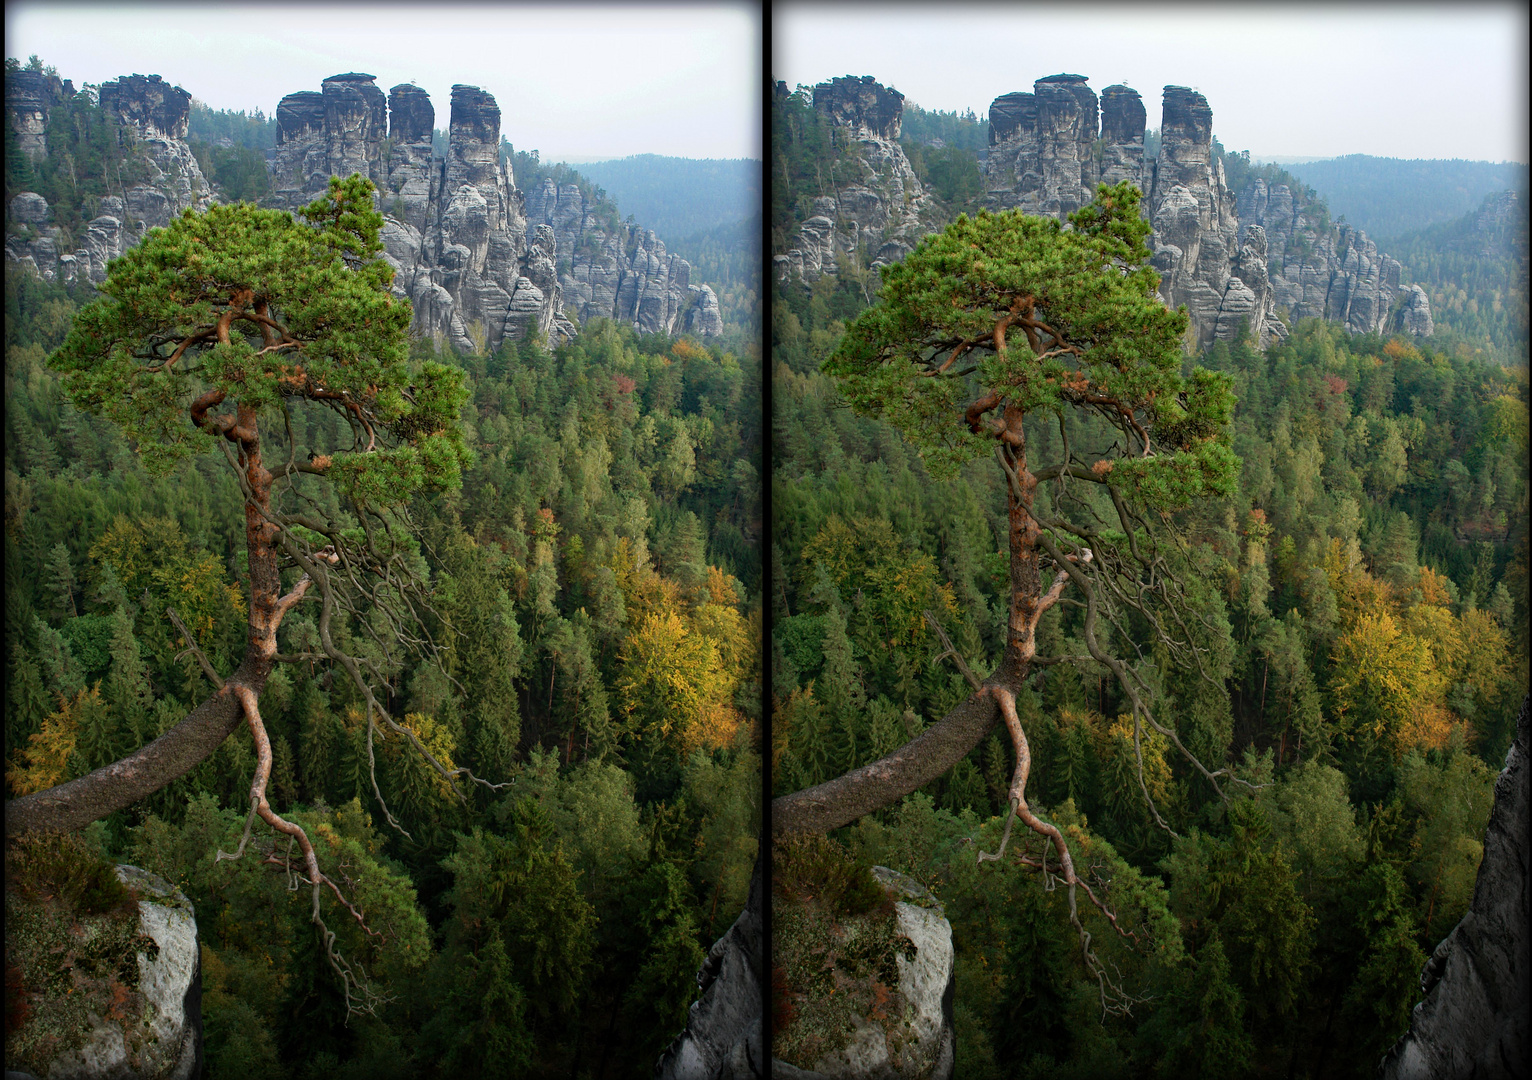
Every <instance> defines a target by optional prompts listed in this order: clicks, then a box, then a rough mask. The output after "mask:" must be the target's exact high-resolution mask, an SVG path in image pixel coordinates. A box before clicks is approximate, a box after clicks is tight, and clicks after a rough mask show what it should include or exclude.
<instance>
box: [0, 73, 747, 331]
mask: <svg viewBox="0 0 1532 1080" xmlns="http://www.w3.org/2000/svg"><path fill="white" fill-rule="evenodd" d="M66 93H68V94H71V95H72V93H73V88H72V87H68V86H67V84H63V83H60V82H59V80H58V79H56V78H50V77H49V76H45V75H42V74H40V73H34V72H22V73H19V74H18V73H12V74H10V75H8V76H7V78H6V112H7V117H8V120H9V122H10V124H11V126H12V129H13V130H15V131H16V132H17V136H18V140H19V141H20V144H21V146H22V148H23V152H25V153H27V154H28V155H29V156H36V157H41V156H42V155H45V154H46V153H47V144H46V128H47V116H48V109H49V108H50V107H51V105H52V104H54V103H56V102H57V101H59V100H62V99H63V96H64V95H65V94H66ZM100 101H101V106H102V108H103V109H104V110H105V111H107V112H108V113H109V114H110V115H112V116H114V117H115V118H116V119H118V120H119V121H120V122H121V123H122V124H123V126H124V128H125V129H126V130H130V131H132V132H133V133H134V134H135V135H136V137H137V139H138V140H139V142H140V143H141V144H142V146H143V149H144V151H145V158H146V161H147V171H148V174H149V175H148V178H147V180H145V181H144V182H142V183H136V184H132V185H131V186H129V187H127V188H126V190H125V191H124V193H123V195H122V196H120V197H119V196H112V197H108V198H105V199H102V200H101V212H100V214H99V215H98V216H97V217H96V218H95V219H94V220H92V221H90V222H89V224H88V225H87V226H86V227H85V230H84V233H85V235H84V236H82V237H77V238H76V239H75V241H74V244H73V245H72V246H73V247H74V248H75V250H73V251H65V250H64V249H65V248H66V247H70V246H71V245H70V244H69V243H66V242H65V238H64V237H63V236H62V232H61V230H60V229H59V228H58V227H57V226H56V225H55V224H54V222H53V214H52V209H51V208H50V207H49V206H48V204H47V202H46V201H45V200H44V199H43V198H42V197H41V196H39V195H37V194H36V193H33V192H23V193H21V194H19V195H17V196H16V197H15V198H13V199H12V200H11V204H10V206H8V207H7V217H8V220H10V221H11V222H13V223H16V224H22V225H26V226H28V228H27V229H26V230H24V233H23V234H22V235H9V236H8V237H7V241H6V256H7V260H8V261H12V262H16V263H19V264H22V265H25V266H27V267H28V268H29V269H31V270H33V271H34V272H36V273H37V274H39V275H40V276H42V277H44V278H46V279H48V280H63V281H72V280H75V279H76V278H79V277H82V276H83V277H85V278H88V279H89V280H90V281H92V282H95V283H97V284H99V283H100V282H102V281H104V280H105V278H106V264H107V262H108V261H109V260H110V259H113V258H115V257H116V256H118V255H120V254H122V252H123V251H124V250H125V249H126V248H128V247H130V246H132V245H133V244H135V243H137V242H138V241H139V240H140V239H142V238H143V235H144V233H145V231H147V230H148V229H149V228H152V227H154V226H156V225H165V224H168V223H169V221H170V220H171V218H173V217H174V216H176V215H178V214H180V213H181V212H182V211H183V210H185V209H186V208H187V207H196V208H204V207H206V206H208V205H210V204H211V203H212V202H213V201H214V200H215V199H216V192H215V191H214V190H213V188H212V186H211V185H210V184H209V183H208V181H207V179H206V178H205V177H204V176H203V175H202V171H201V169H200V168H199V167H198V165H197V161H196V159H195V157H193V155H192V153H191V151H190V149H189V148H188V146H187V144H186V135H187V122H188V118H189V115H190V102H191V95H190V94H188V93H186V91H184V90H182V89H180V88H179V87H173V86H170V85H169V84H167V83H165V82H164V81H163V80H162V79H161V78H160V77H159V76H157V75H151V76H143V75H133V76H128V77H124V78H122V79H119V80H117V81H115V82H112V83H107V84H105V85H104V86H102V88H101V98H100ZM276 118H277V144H276V146H275V148H274V149H273V150H272V151H271V152H270V153H269V155H268V167H269V168H270V170H271V174H272V188H273V195H272V196H271V198H270V199H269V200H268V204H269V205H271V206H274V207H277V208H279V209H286V210H293V211H296V210H299V209H301V208H302V207H303V206H305V205H307V204H308V203H310V202H312V201H313V200H314V199H315V198H317V197H318V196H319V195H321V194H322V193H323V192H324V191H325V190H326V188H327V186H328V184H329V180H330V177H332V176H349V175H351V174H352V173H360V174H362V175H363V176H366V177H367V178H368V179H370V180H371V181H372V182H373V184H374V185H375V186H376V187H377V189H378V198H377V203H378V206H379V209H380V210H382V212H383V213H384V216H385V224H384V229H383V234H382V239H383V242H384V247H385V252H386V257H387V259H388V260H389V262H390V263H391V264H392V265H393V266H394V269H395V272H396V277H395V280H394V292H395V294H396V295H398V296H400V297H401V298H404V299H408V300H409V301H410V303H411V304H412V306H413V308H414V312H415V326H416V329H417V330H419V331H420V332H422V333H427V334H431V335H434V336H437V337H439V338H442V339H445V340H448V341H450V342H451V343H452V344H453V345H454V346H455V347H457V348H459V349H470V348H475V347H477V346H478V345H481V344H482V345H483V346H485V347H488V348H491V349H493V348H495V347H496V346H498V345H499V344H500V342H501V341H502V340H505V339H506V338H511V339H520V338H521V337H523V336H525V335H526V334H527V333H529V332H531V333H537V334H540V335H542V336H544V337H547V338H549V339H551V340H553V341H558V340H562V339H566V338H569V337H572V336H573V335H574V333H575V326H574V323H573V322H572V321H571V318H570V316H572V317H573V318H575V319H578V320H580V321H585V320H588V319H592V318H597V317H606V318H613V319H617V320H619V321H622V322H628V323H632V324H633V325H635V326H636V327H638V328H639V329H640V330H642V331H644V332H646V333H655V332H658V333H667V334H677V333H681V332H686V331H689V332H692V333H696V334H699V335H702V336H710V335H716V334H720V333H722V332H723V319H722V316H721V313H720V311H719V307H718V299H717V296H716V295H715V294H714V292H713V290H712V289H711V288H709V287H708V286H706V285H702V284H694V283H693V282H692V281H691V267H690V265H689V264H688V263H687V262H686V260H684V259H682V258H680V257H679V256H676V255H671V254H669V253H667V252H666V251H665V246H664V244H662V243H661V242H660V241H659V239H658V238H657V237H655V235H654V234H653V233H652V232H648V231H646V230H643V229H640V228H638V227H637V226H633V225H623V224H620V223H614V224H612V225H606V224H603V221H602V218H601V217H600V215H598V214H597V213H596V212H595V211H596V209H597V208H596V207H595V206H593V205H587V204H586V203H585V201H584V199H583V196H580V194H579V192H578V189H576V188H573V187H570V188H569V189H567V190H563V191H561V190H560V189H558V188H552V191H551V192H550V191H549V190H548V188H550V187H551V185H544V186H542V187H540V188H539V190H538V191H537V192H535V193H534V197H533V198H532V199H531V205H530V207H529V205H528V201H529V200H528V199H527V197H526V195H525V194H524V193H523V192H522V191H520V190H519V189H518V188H517V187H516V184H515V178H514V177H513V176H512V174H511V170H510V168H509V167H508V166H507V165H506V164H505V163H504V162H502V161H501V157H500V120H501V117H500V108H499V106H498V104H497V103H496V101H495V98H494V96H493V95H491V94H489V93H486V92H485V91H483V90H481V89H479V88H478V87H475V86H454V87H453V88H452V102H451V119H450V123H449V131H448V146H447V153H446V157H445V158H437V157H435V156H434V155H433V153H432V146H431V134H432V129H433V127H434V125H435V120H436V114H435V109H434V108H433V107H432V104H431V100H430V97H429V96H428V95H427V94H426V92H425V91H424V90H421V89H420V88H419V87H417V86H413V85H409V84H404V85H400V86H395V87H394V88H393V89H392V90H391V91H390V92H389V94H388V96H387V97H386V98H385V96H384V94H383V91H382V90H380V89H379V88H378V86H377V85H376V80H375V78H374V76H372V75H368V74H364V73H360V72H347V73H345V74H341V75H334V76H331V77H330V78H328V79H325V80H324V82H323V83H322V84H321V87H320V89H319V90H318V91H301V92H298V93H294V94H289V95H287V96H286V97H285V98H283V99H282V101H281V103H280V104H279V105H278V107H277V112H276ZM566 289H567V290H568V296H569V298H570V303H569V307H568V311H569V315H568V316H566V314H565V310H566V309H565V306H564V295H565V290H566Z"/></svg>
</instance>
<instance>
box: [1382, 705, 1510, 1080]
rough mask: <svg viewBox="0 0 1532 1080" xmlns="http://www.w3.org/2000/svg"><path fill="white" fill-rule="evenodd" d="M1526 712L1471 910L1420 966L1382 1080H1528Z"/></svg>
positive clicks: (1500, 785)
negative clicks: (1418, 995)
mask: <svg viewBox="0 0 1532 1080" xmlns="http://www.w3.org/2000/svg"><path fill="white" fill-rule="evenodd" d="M1527 708H1528V703H1527V701H1526V700H1525V699H1523V701H1522V705H1521V716H1520V717H1519V718H1518V719H1517V721H1516V738H1515V739H1514V740H1513V741H1512V743H1511V748H1510V750H1509V751H1508V752H1507V753H1506V756H1505V768H1504V769H1503V770H1501V773H1500V776H1499V778H1498V779H1497V780H1496V781H1495V805H1494V808H1493V809H1492V810H1491V811H1490V815H1489V825H1488V826H1487V827H1486V829H1485V831H1484V857H1483V860H1482V861H1481V862H1480V863H1479V877H1478V880H1477V881H1476V882H1475V884H1474V894H1473V902H1472V903H1471V904H1470V905H1469V907H1468V913H1467V914H1466V915H1464V916H1463V919H1462V921H1461V922H1459V923H1458V924H1457V926H1455V927H1454V928H1453V930H1452V933H1450V934H1448V935H1447V937H1446V939H1445V940H1443V941H1442V943H1441V944H1440V945H1438V946H1437V947H1436V951H1435V952H1433V953H1432V954H1431V958H1430V960H1428V961H1427V962H1426V966H1425V970H1424V971H1423V972H1422V973H1421V976H1420V986H1421V989H1422V990H1423V991H1424V992H1425V995H1426V996H1425V1000H1424V1001H1422V1002H1421V1003H1420V1004H1419V1005H1417V1006H1415V1012H1414V1015H1413V1016H1411V1017H1410V1029H1409V1031H1407V1032H1405V1034H1404V1036H1403V1037H1402V1038H1401V1039H1400V1040H1399V1041H1398V1042H1397V1043H1396V1044H1394V1047H1393V1049H1392V1050H1390V1051H1389V1052H1388V1055H1387V1056H1386V1057H1385V1058H1384V1059H1383V1062H1382V1065H1381V1070H1380V1071H1381V1075H1382V1077H1383V1080H1457V1078H1463V1080H1468V1078H1473V1080H1499V1078H1502V1077H1503V1078H1505V1080H1510V1078H1512V1077H1524V1076H1526V1075H1527V1074H1528V1068H1529V1065H1532V1056H1529V1053H1528V1051H1529V1049H1532V1047H1529V1043H1528V1037H1527V1017H1528V1015H1529V1014H1532V966H1529V956H1528V948H1527V939H1528V934H1529V931H1528V925H1529V918H1532V911H1529V910H1528V890H1529V886H1532V859H1529V847H1532V836H1529V830H1532V824H1529V822H1532V816H1529V814H1532V807H1529V794H1532V791H1529V789H1532V771H1529V766H1528V762H1527V742H1528V732H1527V727H1528V720H1527Z"/></svg>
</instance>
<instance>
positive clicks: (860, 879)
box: [772, 837, 953, 1080]
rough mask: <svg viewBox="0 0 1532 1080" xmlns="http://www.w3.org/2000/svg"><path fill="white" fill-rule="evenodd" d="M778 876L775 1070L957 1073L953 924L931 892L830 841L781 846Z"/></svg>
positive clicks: (831, 1074) (913, 1074)
mask: <svg viewBox="0 0 1532 1080" xmlns="http://www.w3.org/2000/svg"><path fill="white" fill-rule="evenodd" d="M774 875H775V876H774V890H775V894H776V897H777V902H776V904H774V906H773V911H772V921H773V932H772V944H773V958H772V996H773V1023H774V1032H773V1050H774V1053H775V1056H776V1059H777V1064H776V1066H774V1068H777V1071H778V1072H781V1073H783V1074H784V1075H792V1076H798V1077H810V1078H813V1077H846V1078H850V1077H857V1078H863V1077H888V1078H896V1077H897V1078H917V1077H918V1078H922V1080H924V1078H938V1077H947V1076H950V1075H951V1071H952V1063H953V1036H952V1024H951V1018H950V1008H951V1005H950V1002H951V994H950V989H951V982H952V972H953V949H952V927H951V924H950V923H948V922H947V920H946V918H945V916H944V914H943V912H942V909H941V905H940V904H939V903H938V902H937V901H936V900H935V898H934V897H933V896H932V895H931V894H930V892H929V891H927V890H925V889H924V888H922V887H921V886H920V885H919V884H918V883H916V882H915V881H913V880H912V879H910V878H907V877H905V876H904V875H902V874H898V873H896V872H894V871H892V870H889V869H887V868H885V867H866V866H858V865H857V864H856V863H855V862H853V861H852V859H851V858H850V856H849V855H847V854H846V852H845V851H844V849H842V848H841V847H840V846H839V845H838V844H836V843H835V842H834V841H833V840H829V839H828V838H825V837H808V838H799V839H793V840H789V841H783V842H779V843H778V844H777V846H776V857H775V863H774ZM784 1064H785V1065H786V1066H788V1068H787V1069H783V1068H780V1066H782V1065H784Z"/></svg>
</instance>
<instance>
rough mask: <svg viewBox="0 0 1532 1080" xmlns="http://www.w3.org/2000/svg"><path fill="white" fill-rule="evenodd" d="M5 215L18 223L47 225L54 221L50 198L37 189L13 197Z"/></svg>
mask: <svg viewBox="0 0 1532 1080" xmlns="http://www.w3.org/2000/svg"><path fill="white" fill-rule="evenodd" d="M5 216H6V217H7V218H9V219H10V220H11V221H13V222H15V223H16V224H18V225H47V224H50V223H51V222H52V221H53V211H52V209H50V208H49V206H48V200H47V199H45V198H43V197H42V196H41V195H39V194H37V193H36V192H35V191H23V192H20V193H19V194H17V195H16V196H15V197H14V198H12V199H11V201H10V204H9V205H8V206H7V207H6V209H5Z"/></svg>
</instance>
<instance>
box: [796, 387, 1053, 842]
mask: <svg viewBox="0 0 1532 1080" xmlns="http://www.w3.org/2000/svg"><path fill="white" fill-rule="evenodd" d="M1007 421H1008V423H1007V428H1006V433H1005V434H1006V436H1009V439H1008V440H1007V442H1006V444H1005V445H1004V446H1003V448H1002V452H1003V453H1005V454H1006V455H1007V461H1008V462H1009V463H1010V464H1011V466H1012V468H1013V469H1014V470H1015V473H1016V477H1017V479H1018V481H1019V482H1017V483H1012V484H1009V485H1008V490H1009V493H1010V494H1009V497H1008V504H1009V522H1010V529H1009V533H1010V555H1011V567H1010V570H1011V574H1010V587H1011V598H1010V630H1009V633H1008V635H1007V641H1006V648H1005V657H1004V659H1003V660H1002V661H1001V662H1000V666H999V667H998V668H997V669H996V670H995V673H994V674H993V675H991V676H990V677H989V679H988V680H987V684H988V685H993V686H1002V687H1005V688H1006V689H1008V690H1010V691H1011V692H1012V693H1013V694H1014V693H1016V692H1017V691H1019V690H1020V689H1021V685H1022V682H1023V681H1024V680H1025V679H1026V677H1027V674H1028V672H1029V670H1030V668H1031V663H1032V658H1033V657H1034V656H1036V655H1037V639H1036V634H1037V620H1038V617H1039V616H1040V615H1041V614H1042V610H1041V609H1042V606H1043V598H1042V587H1041V576H1040V573H1039V550H1038V544H1037V537H1038V532H1039V530H1038V526H1037V522H1036V520H1035V519H1034V518H1033V517H1032V500H1033V496H1034V493H1035V492H1036V490H1037V480H1036V478H1035V477H1034V476H1033V475H1032V474H1031V472H1029V471H1028V470H1027V465H1026V450H1025V442H1024V441H1023V438H1022V436H1021V418H1020V415H1019V414H1017V415H1016V416H1015V417H1014V418H1013V417H1012V416H1011V415H1010V410H1007ZM999 716H1000V710H999V706H998V705H997V703H996V701H995V699H994V697H992V696H991V695H990V694H988V693H976V694H974V695H973V696H971V697H969V698H968V699H967V700H966V701H964V702H962V703H961V704H959V705H958V706H957V707H955V708H954V709H953V710H952V711H951V712H949V713H948V714H947V715H946V716H944V717H942V719H941V720H939V721H938V722H937V723H935V724H934V725H932V726H931V727H929V728H927V729H926V730H925V731H923V732H922V733H921V734H920V735H919V736H918V737H917V738H915V739H912V740H910V741H909V742H907V743H905V744H904V745H903V746H901V747H900V748H899V749H897V750H895V751H893V752H892V753H890V754H888V755H887V756H885V757H883V758H880V759H879V760H877V761H874V762H872V763H870V764H867V765H863V766H862V767H861V768H860V769H854V770H852V771H851V772H848V773H846V774H845V775H843V776H838V777H836V778H835V779H833V780H827V781H825V782H824V783H822V784H818V785H815V786H814V787H810V788H805V789H804V790H802V791H798V792H794V793H793V794H791V795H783V796H782V797H780V798H778V799H774V800H773V801H772V804H771V831H772V833H773V834H775V835H778V836H785V835H787V834H790V833H824V832H829V831H830V830H832V829H838V828H840V827H841V826H843V825H849V824H850V823H851V822H853V821H855V820H856V819H857V818H860V817H862V816H863V815H865V814H870V813H872V812H873V811H874V810H880V809H882V808H883V807H885V806H888V805H890V804H892V803H893V802H895V801H896V800H898V799H902V798H903V797H904V796H906V795H908V794H909V793H910V792H912V791H915V790H916V789H918V788H920V787H923V786H924V785H926V784H929V783H930V782H931V781H932V780H935V779H936V778H937V777H939V776H941V775H942V774H943V773H945V772H947V770H949V769H951V768H952V767H953V766H954V765H956V764H957V763H958V762H959V761H962V760H963V758H965V757H967V756H968V754H969V753H970V752H971V751H972V750H973V749H974V748H975V747H976V746H978V745H979V743H980V742H981V741H982V740H983V739H984V737H985V736H986V735H988V734H989V732H990V730H991V729H992V728H993V727H994V726H995V721H996V720H997V719H998V718H999Z"/></svg>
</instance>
